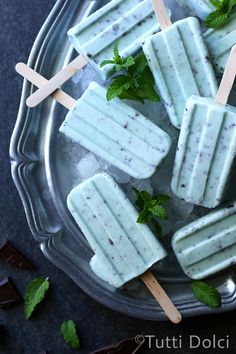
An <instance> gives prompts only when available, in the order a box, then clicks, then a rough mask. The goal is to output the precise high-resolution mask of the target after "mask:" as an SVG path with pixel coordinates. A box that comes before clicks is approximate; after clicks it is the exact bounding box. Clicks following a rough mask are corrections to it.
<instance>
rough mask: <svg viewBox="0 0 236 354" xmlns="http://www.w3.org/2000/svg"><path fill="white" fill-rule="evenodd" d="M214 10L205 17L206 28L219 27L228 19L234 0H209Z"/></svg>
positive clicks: (235, 1)
mask: <svg viewBox="0 0 236 354" xmlns="http://www.w3.org/2000/svg"><path fill="white" fill-rule="evenodd" d="M210 2H211V4H212V5H213V6H215V8H216V10H215V11H213V12H211V13H210V14H209V15H208V16H207V18H206V26H207V27H208V28H220V27H222V26H224V25H225V23H226V22H227V21H228V20H229V17H230V14H231V12H232V11H233V8H234V6H235V5H236V0H210Z"/></svg>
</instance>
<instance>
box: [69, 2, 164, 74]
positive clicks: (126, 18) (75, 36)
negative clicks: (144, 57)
mask: <svg viewBox="0 0 236 354" xmlns="http://www.w3.org/2000/svg"><path fill="white" fill-rule="evenodd" d="M159 31H160V25H159V23H158V22H157V19H156V16H155V13H154V11H153V8H152V3H151V0H112V1H110V2H109V3H108V4H107V5H105V6H103V7H102V8H101V9H99V10H97V11H96V12H95V13H93V14H92V15H90V16H89V17H88V18H86V19H85V20H83V21H82V22H80V23H79V24H77V25H76V26H75V27H73V28H71V29H70V30H69V32H68V35H69V38H70V40H71V42H72V43H73V45H74V47H75V49H76V50H77V52H78V53H80V54H84V55H85V56H86V57H87V58H88V59H89V61H90V63H91V64H92V65H93V67H94V68H95V69H96V70H99V72H100V73H101V74H102V76H103V78H104V79H106V78H107V77H108V76H109V75H110V74H111V73H112V71H113V70H114V65H107V66H105V67H103V68H100V64H101V62H102V61H103V60H108V59H112V57H113V48H114V44H115V43H116V42H118V43H119V51H120V54H121V56H123V57H126V56H128V55H134V54H136V53H137V51H138V50H140V49H141V44H140V43H141V41H142V40H143V39H144V38H145V37H146V36H150V35H152V34H154V33H157V32H159Z"/></svg>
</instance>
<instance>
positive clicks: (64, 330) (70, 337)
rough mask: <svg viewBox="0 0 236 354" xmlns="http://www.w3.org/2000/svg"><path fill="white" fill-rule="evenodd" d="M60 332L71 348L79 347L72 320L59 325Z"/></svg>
mask: <svg viewBox="0 0 236 354" xmlns="http://www.w3.org/2000/svg"><path fill="white" fill-rule="evenodd" d="M60 333H61V335H62V337H63V339H64V341H65V342H66V343H67V344H68V345H69V346H70V347H71V348H73V349H76V350H77V349H80V341H79V337H78V335H77V331H76V324H75V322H74V321H72V320H69V321H64V322H63V323H62V325H61V329H60Z"/></svg>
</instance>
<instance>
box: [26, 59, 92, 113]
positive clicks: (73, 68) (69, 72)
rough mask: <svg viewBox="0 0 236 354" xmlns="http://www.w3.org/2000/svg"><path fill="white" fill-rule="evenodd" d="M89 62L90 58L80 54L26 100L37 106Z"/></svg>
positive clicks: (30, 105) (29, 105)
mask: <svg viewBox="0 0 236 354" xmlns="http://www.w3.org/2000/svg"><path fill="white" fill-rule="evenodd" d="M87 63H88V59H87V58H85V57H84V56H83V55H79V56H78V57H77V58H75V59H74V60H73V61H72V62H71V63H70V64H68V65H67V66H66V67H65V68H64V69H62V70H61V71H59V72H58V73H57V74H56V75H55V76H54V77H53V78H51V80H49V81H48V82H46V84H45V85H43V87H41V88H40V89H39V90H37V91H35V92H34V93H33V94H32V95H31V96H30V97H29V98H28V99H27V101H26V104H27V106H28V107H35V106H37V105H38V104H39V103H41V102H42V101H43V100H45V99H46V98H47V97H48V96H50V95H51V94H52V93H53V92H54V91H56V90H57V89H58V88H59V87H60V86H61V85H63V84H64V83H65V82H66V81H68V80H69V79H70V78H71V77H72V76H73V75H74V74H75V73H76V72H78V71H79V70H80V69H82V68H83V67H84V66H85V65H86V64H87Z"/></svg>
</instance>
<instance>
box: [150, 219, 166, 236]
mask: <svg viewBox="0 0 236 354" xmlns="http://www.w3.org/2000/svg"><path fill="white" fill-rule="evenodd" d="M151 223H152V225H153V227H154V229H155V231H156V233H157V235H158V236H159V237H162V236H163V234H162V228H161V225H160V224H159V222H158V221H157V220H156V219H152V220H151Z"/></svg>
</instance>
